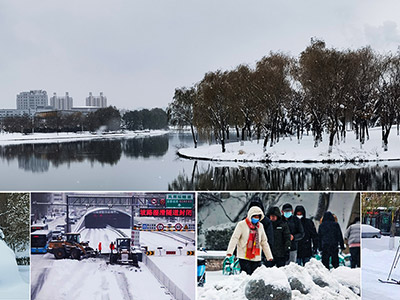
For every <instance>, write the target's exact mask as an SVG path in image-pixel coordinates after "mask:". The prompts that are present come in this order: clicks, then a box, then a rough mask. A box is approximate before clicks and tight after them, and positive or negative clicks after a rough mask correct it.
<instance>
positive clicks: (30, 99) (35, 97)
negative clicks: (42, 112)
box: [17, 90, 49, 109]
mask: <svg viewBox="0 0 400 300" xmlns="http://www.w3.org/2000/svg"><path fill="white" fill-rule="evenodd" d="M48 102H49V100H48V97H47V92H46V91H42V90H32V91H29V92H21V93H19V94H18V95H17V109H37V108H38V107H46V106H47V105H48Z"/></svg>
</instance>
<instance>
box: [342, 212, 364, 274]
mask: <svg viewBox="0 0 400 300" xmlns="http://www.w3.org/2000/svg"><path fill="white" fill-rule="evenodd" d="M360 233H361V226H360V218H359V217H356V218H355V219H354V222H353V224H352V225H350V226H349V227H348V228H347V230H346V233H345V234H344V238H345V239H346V240H347V244H348V245H349V248H350V255H351V267H352V268H360V267H361V264H360V246H361V244H360Z"/></svg>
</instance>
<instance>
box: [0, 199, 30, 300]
mask: <svg viewBox="0 0 400 300" xmlns="http://www.w3.org/2000/svg"><path fill="white" fill-rule="evenodd" d="M29 212H30V195H29V194H28V193H0V299H9V300H11V299H18V300H28V299H29V291H30V285H29V278H30V255H29V246H30V243H29Z"/></svg>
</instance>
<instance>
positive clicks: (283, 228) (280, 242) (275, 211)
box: [267, 206, 291, 268]
mask: <svg viewBox="0 0 400 300" xmlns="http://www.w3.org/2000/svg"><path fill="white" fill-rule="evenodd" d="M267 217H268V218H269V219H270V220H271V222H272V226H273V228H274V245H273V246H272V247H271V249H272V255H273V256H274V260H273V262H272V266H276V267H278V268H279V267H283V266H284V265H285V264H286V261H287V257H289V252H290V245H291V241H290V230H289V226H288V224H287V223H286V222H284V221H283V220H282V214H281V212H280V210H279V207H277V206H272V207H270V208H269V209H268V213H267Z"/></svg>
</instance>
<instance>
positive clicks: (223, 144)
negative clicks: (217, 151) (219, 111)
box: [221, 129, 226, 153]
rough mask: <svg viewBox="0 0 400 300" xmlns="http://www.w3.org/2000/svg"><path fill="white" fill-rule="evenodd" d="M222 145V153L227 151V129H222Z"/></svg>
mask: <svg viewBox="0 0 400 300" xmlns="http://www.w3.org/2000/svg"><path fill="white" fill-rule="evenodd" d="M221 133H222V135H221V147H222V153H225V150H226V149H225V130H223V129H222V130H221Z"/></svg>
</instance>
